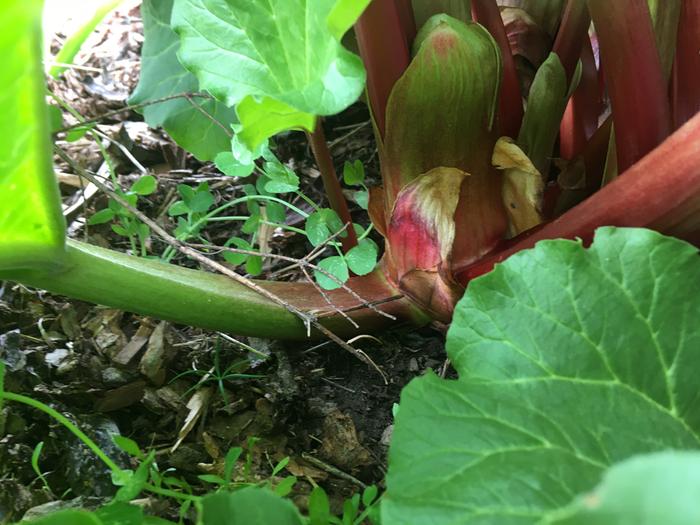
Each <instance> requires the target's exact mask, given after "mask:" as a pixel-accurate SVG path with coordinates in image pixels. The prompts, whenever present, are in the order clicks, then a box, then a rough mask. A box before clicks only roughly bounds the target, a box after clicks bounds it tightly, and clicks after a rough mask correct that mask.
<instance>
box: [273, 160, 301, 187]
mask: <svg viewBox="0 0 700 525" xmlns="http://www.w3.org/2000/svg"><path fill="white" fill-rule="evenodd" d="M265 175H267V177H268V178H269V179H270V180H269V181H268V182H266V183H265V191H267V192H270V193H289V192H292V191H297V190H298V189H299V177H297V176H296V174H295V173H294V172H293V171H292V170H290V169H289V168H288V167H286V166H285V165H283V164H282V163H281V162H266V163H265Z"/></svg>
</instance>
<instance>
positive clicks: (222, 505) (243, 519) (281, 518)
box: [202, 487, 304, 525]
mask: <svg viewBox="0 0 700 525" xmlns="http://www.w3.org/2000/svg"><path fill="white" fill-rule="evenodd" d="M222 523H227V524H230V525H239V524H240V525H270V524H272V523H274V524H275V525H302V524H303V523H304V522H303V521H302V518H301V515H300V514H299V512H298V511H297V509H296V507H295V506H294V504H293V503H292V502H291V501H288V500H284V499H281V498H280V497H279V496H277V495H276V494H274V493H273V492H271V491H270V490H268V489H262V488H252V487H251V488H245V489H241V490H238V491H236V492H217V493H216V494H209V495H207V496H205V497H204V498H202V525H221V524H222Z"/></svg>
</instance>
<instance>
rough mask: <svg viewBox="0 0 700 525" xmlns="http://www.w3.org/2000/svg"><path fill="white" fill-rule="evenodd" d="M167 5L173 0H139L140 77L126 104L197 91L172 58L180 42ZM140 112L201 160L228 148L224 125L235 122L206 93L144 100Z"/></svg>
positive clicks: (228, 110)
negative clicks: (140, 2) (141, 36)
mask: <svg viewBox="0 0 700 525" xmlns="http://www.w3.org/2000/svg"><path fill="white" fill-rule="evenodd" d="M172 8H173V0H144V1H143V3H142V4H141V16H142V18H143V32H144V43H143V49H142V51H141V76H140V78H139V83H138V85H137V86H136V90H135V91H134V93H133V95H132V96H131V98H130V99H129V103H130V104H140V103H145V102H150V101H154V100H158V99H161V98H165V97H169V96H172V95H178V94H183V93H196V92H198V91H200V89H199V83H198V82H197V78H196V77H195V76H194V75H193V74H192V73H190V72H189V71H187V70H186V69H185V68H184V67H183V66H182V64H181V63H180V61H179V60H178V58H177V51H178V48H179V43H180V42H179V38H178V36H177V34H176V33H175V31H173V30H172V28H171V27H170V15H171V11H172ZM195 105H196V106H198V107H195ZM141 111H142V113H143V116H144V118H145V120H146V122H148V124H149V126H151V127H154V128H155V127H163V129H165V131H166V132H167V133H168V135H170V136H171V137H172V138H173V139H174V140H175V142H177V143H178V144H179V145H180V146H181V147H183V148H184V149H186V150H187V151H190V152H191V153H192V154H193V155H194V156H195V157H197V158H198V159H199V160H202V161H204V160H212V159H214V158H215V157H216V155H217V154H218V153H219V152H221V151H224V150H227V149H228V148H229V147H230V140H231V139H230V135H229V132H228V129H229V127H230V125H231V124H232V123H235V122H237V119H236V112H235V110H234V109H233V108H228V107H226V105H225V104H223V103H222V102H219V101H217V100H213V99H211V98H210V97H207V98H204V97H192V98H190V99H189V100H188V99H187V98H184V97H183V98H175V99H173V100H168V101H166V102H160V103H158V104H149V105H147V106H146V107H144V108H143V109H142V110H141Z"/></svg>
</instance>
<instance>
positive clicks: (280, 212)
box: [265, 202, 287, 224]
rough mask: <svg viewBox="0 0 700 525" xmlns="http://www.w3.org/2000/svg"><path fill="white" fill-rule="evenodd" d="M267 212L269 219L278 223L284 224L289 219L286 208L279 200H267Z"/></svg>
mask: <svg viewBox="0 0 700 525" xmlns="http://www.w3.org/2000/svg"><path fill="white" fill-rule="evenodd" d="M265 214H266V215H267V220H268V221H270V222H274V223H276V224H283V223H284V221H285V220H286V219H287V212H286V208H285V207H284V206H282V205H281V204H280V203H279V202H266V203H265Z"/></svg>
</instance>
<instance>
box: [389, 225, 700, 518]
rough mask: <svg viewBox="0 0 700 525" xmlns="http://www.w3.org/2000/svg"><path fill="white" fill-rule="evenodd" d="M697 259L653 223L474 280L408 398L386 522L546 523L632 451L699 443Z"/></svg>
mask: <svg viewBox="0 0 700 525" xmlns="http://www.w3.org/2000/svg"><path fill="white" fill-rule="evenodd" d="M698 289H700V265H698V253H697V250H696V249H695V248H694V247H692V246H690V245H689V244H686V243H684V242H682V241H679V240H676V239H672V238H669V237H663V236H662V235H660V234H658V233H655V232H652V231H649V230H641V229H615V228H602V229H599V230H598V232H597V234H596V237H595V241H594V243H593V245H592V246H591V248H590V249H588V250H585V249H584V248H583V247H582V246H581V244H580V243H578V242H574V241H564V240H557V241H544V242H541V243H539V244H538V245H537V247H536V248H534V249H533V250H528V251H526V252H522V253H520V254H517V255H515V256H513V257H511V258H510V259H508V260H507V261H506V262H505V263H504V264H502V265H499V266H497V267H496V269H495V270H494V271H493V272H491V273H490V274H488V275H486V276H484V277H482V278H479V279H476V280H474V281H473V282H472V283H471V284H470V285H469V288H468V290H467V293H466V295H465V297H464V298H463V299H462V300H461V302H460V303H459V305H458V306H457V309H456V311H455V316H454V320H453V323H452V327H451V329H450V332H449V334H448V341H447V351H448V354H449V356H450V358H451V359H452V361H453V363H454V366H455V368H456V369H457V371H458V372H459V374H460V379H459V381H445V380H442V379H439V378H438V377H437V376H435V375H434V374H428V375H427V376H425V377H422V378H420V379H418V380H414V381H413V382H411V384H410V385H409V386H408V387H407V388H405V389H404V391H403V393H402V397H401V405H400V410H399V415H398V418H397V422H396V428H395V431H394V440H393V442H392V447H391V450H390V458H389V474H388V477H387V486H388V492H387V495H386V498H385V500H384V508H383V512H384V519H385V521H384V523H385V525H394V524H403V523H411V524H412V525H421V524H427V523H430V524H431V525H439V524H442V523H449V524H456V523H470V524H472V523H489V524H490V523H493V524H498V525H508V524H527V523H535V522H537V521H538V520H539V519H542V518H544V517H546V516H547V515H548V514H549V513H550V512H556V511H557V509H561V508H563V507H565V506H566V505H567V504H568V503H569V502H571V501H572V500H573V499H574V498H575V496H576V495H577V494H580V493H582V492H584V491H588V490H591V489H592V488H593V487H594V486H595V485H596V483H597V482H598V480H599V479H600V477H601V476H602V473H603V472H604V471H605V469H606V468H608V467H609V466H610V465H612V464H614V463H616V462H619V461H621V460H624V459H626V458H628V457H630V456H631V455H634V454H639V453H648V452H654V451H658V450H663V449H668V448H675V449H690V448H697V447H698V446H699V445H700V439H699V431H700V402H699V398H698V388H697V372H696V371H697V368H698V364H699V363H700V331H698V330H697V323H698V319H700V296H699V295H698V294H697V290H698Z"/></svg>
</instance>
